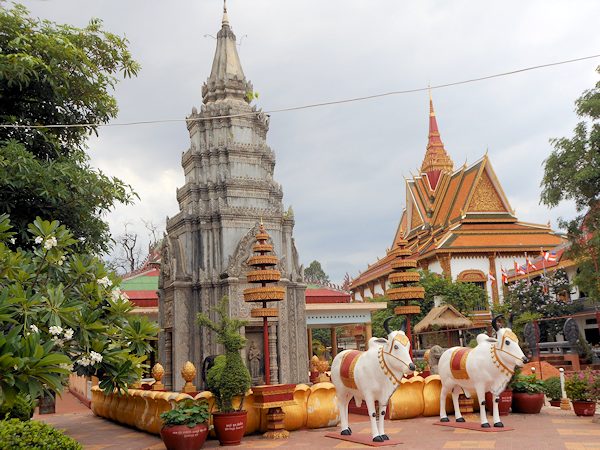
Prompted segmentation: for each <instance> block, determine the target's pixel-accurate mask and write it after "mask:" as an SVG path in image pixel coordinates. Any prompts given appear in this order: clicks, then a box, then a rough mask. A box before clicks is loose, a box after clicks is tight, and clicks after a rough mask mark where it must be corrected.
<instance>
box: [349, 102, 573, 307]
mask: <svg viewBox="0 0 600 450" xmlns="http://www.w3.org/2000/svg"><path fill="white" fill-rule="evenodd" d="M429 108H430V112H429V138H428V142H427V149H426V152H425V157H424V158H423V163H422V165H421V169H420V173H419V174H418V175H416V176H413V178H412V179H407V180H406V208H405V209H404V211H403V212H402V216H401V219H400V223H399V224H398V228H397V231H396V234H395V236H394V239H393V241H392V242H391V248H395V247H396V246H397V244H398V242H399V241H400V240H402V239H403V238H404V239H406V240H408V244H409V248H410V249H411V250H412V252H413V257H415V258H416V259H417V261H418V265H419V267H420V268H422V269H428V270H430V271H432V272H435V273H439V274H444V275H445V276H447V277H451V278H452V279H453V280H459V281H465V282H472V283H477V284H478V285H480V286H481V287H482V288H484V289H486V291H487V293H488V299H489V301H490V302H499V301H501V298H502V289H500V288H499V283H501V267H504V268H505V269H507V270H508V269H510V268H512V267H513V264H514V261H517V262H518V263H519V264H522V263H523V262H524V261H525V259H526V253H529V254H530V255H534V256H537V255H538V254H539V253H540V250H541V249H544V250H548V249H551V248H553V247H555V246H556V245H559V244H561V243H563V242H564V239H563V237H562V236H560V235H559V234H558V233H556V232H554V231H552V230H551V229H550V227H549V226H546V225H538V224H531V223H525V222H521V221H519V220H518V219H517V217H516V216H515V212H514V210H513V209H512V207H511V206H510V203H509V201H508V198H507V197H506V195H505V194H504V191H503V190H502V187H501V185H500V182H499V180H498V178H497V177H496V174H495V172H494V169H493V168H492V164H491V162H490V159H489V158H488V156H487V154H486V155H484V156H483V157H482V158H481V159H480V160H478V161H477V162H475V163H474V164H471V165H470V166H467V165H466V164H465V165H463V166H461V167H459V168H457V169H455V168H454V163H453V161H452V159H451V158H450V156H449V155H448V153H447V152H446V150H445V148H444V144H443V142H442V139H441V137H440V132H439V129H438V124H437V119H436V115H435V111H434V108H433V101H432V100H431V98H430V103H429ZM392 259H393V255H390V254H388V255H386V256H385V257H384V258H382V259H379V260H378V261H377V262H376V263H374V264H371V265H369V267H368V268H367V270H365V271H364V272H362V273H361V274H360V275H359V276H358V277H357V278H355V279H354V280H353V281H352V283H351V285H350V288H351V290H352V295H353V298H354V299H355V300H359V301H360V300H364V299H367V298H374V297H377V296H380V295H383V294H384V292H385V290H386V287H387V286H386V281H387V277H388V275H389V273H390V272H391V266H390V264H391V261H392ZM492 277H493V278H495V279H496V280H497V281H493V279H492ZM488 281H489V282H488ZM488 308H489V305H481V307H480V309H481V310H482V311H485V310H487V309H488Z"/></svg>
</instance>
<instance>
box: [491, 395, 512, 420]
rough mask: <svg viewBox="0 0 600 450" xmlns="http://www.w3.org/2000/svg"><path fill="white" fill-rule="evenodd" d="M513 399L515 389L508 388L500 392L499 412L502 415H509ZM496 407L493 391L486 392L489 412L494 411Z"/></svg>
mask: <svg viewBox="0 0 600 450" xmlns="http://www.w3.org/2000/svg"><path fill="white" fill-rule="evenodd" d="M512 399H513V391H511V390H510V389H506V390H504V391H502V392H500V395H499V396H498V400H499V401H498V412H499V413H500V415H501V416H508V413H509V412H510V407H511V405H512ZM493 407H494V397H493V396H492V393H491V392H486V393H485V409H486V411H488V412H492V411H493V409H492V408H493Z"/></svg>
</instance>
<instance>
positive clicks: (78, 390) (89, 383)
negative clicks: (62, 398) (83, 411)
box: [69, 373, 98, 408]
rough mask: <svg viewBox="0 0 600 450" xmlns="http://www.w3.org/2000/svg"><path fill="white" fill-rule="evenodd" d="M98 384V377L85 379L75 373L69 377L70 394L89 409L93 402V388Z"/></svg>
mask: <svg viewBox="0 0 600 450" xmlns="http://www.w3.org/2000/svg"><path fill="white" fill-rule="evenodd" d="M97 384H98V378H96V377H83V376H79V375H77V374H75V373H71V374H70V375H69V392H71V393H72V394H73V395H74V396H75V397H77V398H78V399H79V400H80V401H81V402H82V403H83V404H85V405H86V406H87V407H88V408H89V407H90V404H91V402H92V387H93V386H96V385H97Z"/></svg>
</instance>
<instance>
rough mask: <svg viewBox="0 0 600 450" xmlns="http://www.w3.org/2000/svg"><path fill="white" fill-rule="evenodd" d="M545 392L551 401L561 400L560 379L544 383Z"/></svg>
mask: <svg viewBox="0 0 600 450" xmlns="http://www.w3.org/2000/svg"><path fill="white" fill-rule="evenodd" d="M544 392H546V395H547V396H548V397H549V398H550V400H560V399H561V397H562V390H561V388H560V378H559V377H550V378H548V379H547V380H546V381H544Z"/></svg>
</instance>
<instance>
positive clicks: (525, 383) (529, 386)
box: [512, 375, 545, 394]
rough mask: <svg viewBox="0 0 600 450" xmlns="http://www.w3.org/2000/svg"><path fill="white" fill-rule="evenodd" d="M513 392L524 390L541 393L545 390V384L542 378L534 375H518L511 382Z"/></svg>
mask: <svg viewBox="0 0 600 450" xmlns="http://www.w3.org/2000/svg"><path fill="white" fill-rule="evenodd" d="M512 389H513V391H514V392H524V393H527V394H541V393H543V392H545V385H544V382H543V381H542V380H538V379H537V378H536V377H535V375H518V376H517V377H516V378H515V380H514V381H513V382H512Z"/></svg>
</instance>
